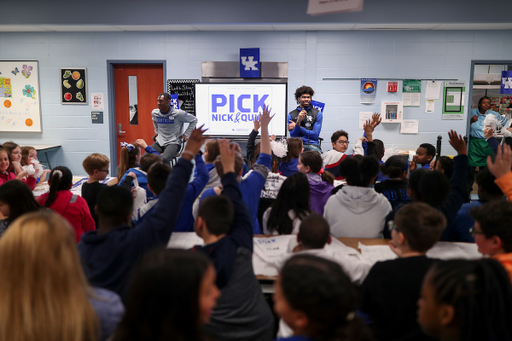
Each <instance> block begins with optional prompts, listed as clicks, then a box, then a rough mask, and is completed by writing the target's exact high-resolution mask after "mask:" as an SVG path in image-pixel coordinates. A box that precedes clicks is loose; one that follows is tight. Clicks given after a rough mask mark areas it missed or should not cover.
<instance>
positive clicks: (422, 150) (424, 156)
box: [409, 143, 436, 171]
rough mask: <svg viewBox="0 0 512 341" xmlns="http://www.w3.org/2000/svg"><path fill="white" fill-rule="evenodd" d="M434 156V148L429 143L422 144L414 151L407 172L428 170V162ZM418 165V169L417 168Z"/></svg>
mask: <svg viewBox="0 0 512 341" xmlns="http://www.w3.org/2000/svg"><path fill="white" fill-rule="evenodd" d="M435 156H436V147H434V146H433V145H431V144H430V143H422V144H420V146H419V147H418V149H416V155H414V157H413V159H412V161H411V163H410V164H409V170H410V171H413V170H415V169H417V168H426V169H430V162H431V161H432V159H433V158H434V157H435ZM418 165H419V166H420V167H418Z"/></svg>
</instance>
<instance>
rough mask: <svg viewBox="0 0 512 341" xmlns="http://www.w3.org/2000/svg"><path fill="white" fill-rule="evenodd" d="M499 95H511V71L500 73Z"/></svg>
mask: <svg viewBox="0 0 512 341" xmlns="http://www.w3.org/2000/svg"><path fill="white" fill-rule="evenodd" d="M500 94H502V95H510V94H512V71H501V88H500Z"/></svg>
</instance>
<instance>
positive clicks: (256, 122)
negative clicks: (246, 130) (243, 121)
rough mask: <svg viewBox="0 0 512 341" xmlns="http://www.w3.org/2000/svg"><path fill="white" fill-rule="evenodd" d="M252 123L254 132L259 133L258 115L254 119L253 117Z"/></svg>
mask: <svg viewBox="0 0 512 341" xmlns="http://www.w3.org/2000/svg"><path fill="white" fill-rule="evenodd" d="M252 123H253V124H254V128H253V129H254V131H259V130H260V127H261V124H260V117H259V116H258V115H256V117H254V120H253V121H252Z"/></svg>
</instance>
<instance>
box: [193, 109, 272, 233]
mask: <svg viewBox="0 0 512 341" xmlns="http://www.w3.org/2000/svg"><path fill="white" fill-rule="evenodd" d="M271 110H272V109H271V108H270V107H268V106H266V107H264V108H263V114H261V115H260V123H261V135H262V136H268V124H269V123H270V120H271V119H272V118H273V117H274V116H270V112H271ZM271 153H272V150H271V148H270V139H262V140H261V152H260V154H259V156H258V161H256V163H255V164H254V165H253V170H252V172H250V173H249V174H247V175H246V176H245V177H244V178H243V179H242V177H241V175H242V172H243V165H244V161H243V158H242V156H241V155H240V154H239V153H235V155H236V156H235V158H236V161H235V171H236V174H238V179H239V186H240V190H241V191H242V197H243V200H244V202H245V203H246V204H247V207H248V208H249V213H250V215H251V219H252V226H253V230H254V234H261V232H262V230H261V226H260V223H259V221H258V207H259V202H260V196H261V190H262V189H263V187H264V186H265V181H266V179H267V175H268V173H269V171H270V168H271V162H272V155H271ZM214 163H215V168H216V169H217V174H218V175H219V176H222V175H224V174H225V173H224V170H223V167H222V166H223V164H222V162H221V160H220V157H217V160H215V162H214ZM221 192H222V188H221V186H218V187H215V188H210V189H207V190H205V191H204V192H203V195H202V197H201V200H204V198H207V197H209V196H213V195H219V194H220V193H221Z"/></svg>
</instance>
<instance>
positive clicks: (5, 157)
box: [0, 148, 37, 190]
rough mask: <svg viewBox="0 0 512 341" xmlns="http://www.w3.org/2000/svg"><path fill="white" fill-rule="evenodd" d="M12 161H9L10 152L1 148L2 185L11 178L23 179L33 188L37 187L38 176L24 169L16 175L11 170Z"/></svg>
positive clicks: (0, 173)
mask: <svg viewBox="0 0 512 341" xmlns="http://www.w3.org/2000/svg"><path fill="white" fill-rule="evenodd" d="M10 166H11V162H10V161H9V153H8V152H7V150H5V149H3V148H0V185H3V184H5V183H6V182H7V181H9V180H14V179H16V180H22V181H23V182H25V183H26V184H27V185H28V186H29V187H30V190H33V189H34V188H35V187H36V182H37V180H36V178H35V177H34V176H33V175H30V176H27V175H28V171H26V170H24V171H23V170H22V171H21V173H19V174H18V175H16V174H15V173H13V172H11V171H9V168H10Z"/></svg>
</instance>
